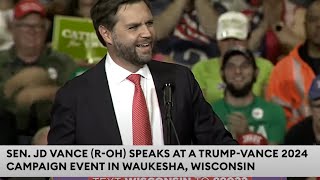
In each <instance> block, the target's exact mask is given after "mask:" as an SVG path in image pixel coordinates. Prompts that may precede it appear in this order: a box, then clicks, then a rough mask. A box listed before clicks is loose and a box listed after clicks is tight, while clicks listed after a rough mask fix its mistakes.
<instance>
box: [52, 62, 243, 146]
mask: <svg viewBox="0 0 320 180" xmlns="http://www.w3.org/2000/svg"><path fill="white" fill-rule="evenodd" d="M104 59H105V58H104ZM148 67H149V69H150V71H151V74H152V77H153V80H154V83H155V87H156V92H157V96H158V101H159V106H160V111H161V116H162V123H163V132H164V135H165V136H166V137H164V141H165V144H177V139H176V138H175V136H174V133H173V131H172V130H171V135H167V134H168V129H169V127H170V126H168V125H167V123H166V120H165V118H164V117H165V107H164V102H163V86H164V84H165V83H168V82H170V83H172V84H174V86H175V88H174V91H173V97H172V99H173V108H172V119H173V124H174V126H175V129H176V132H177V135H178V138H179V140H180V143H181V144H184V145H187V144H191V143H193V144H237V142H236V141H235V140H233V139H232V136H231V134H230V133H229V132H228V131H226V130H225V128H224V125H223V124H222V122H221V121H220V119H219V118H218V117H217V116H216V114H215V113H214V112H213V111H212V108H211V106H210V105H209V104H208V103H207V102H206V101H205V99H204V97H203V95H202V92H201V90H200V88H199V85H198V83H197V82H196V80H195V79H194V76H193V74H192V73H191V71H190V70H189V69H187V68H186V67H183V66H180V65H176V64H168V63H162V62H157V61H151V62H149V63H148ZM51 118H52V119H51V121H52V122H51V130H50V132H49V136H48V142H49V144H91V145H99V144H106V145H121V144H122V140H121V136H120V131H119V127H118V124H117V120H116V116H115V112H114V108H113V104H112V99H111V95H110V90H109V85H108V80H107V77H106V73H105V60H101V61H100V62H99V63H98V64H97V65H96V66H95V67H93V68H92V69H90V70H88V71H87V72H85V73H84V74H82V75H81V76H79V77H76V78H75V79H73V80H71V81H69V82H67V83H66V84H65V85H64V86H63V87H62V88H61V89H60V90H59V91H58V92H57V94H56V99H55V102H54V105H53V108H52V112H51ZM171 129H172V128H171ZM168 137H169V138H168Z"/></svg>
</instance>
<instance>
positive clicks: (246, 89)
mask: <svg viewBox="0 0 320 180" xmlns="http://www.w3.org/2000/svg"><path fill="white" fill-rule="evenodd" d="M255 81H256V79H255V78H252V80H251V81H250V82H247V83H246V84H244V86H243V87H241V88H237V87H235V86H234V85H233V84H232V83H228V82H226V91H228V92H229V93H230V94H231V95H232V96H234V97H237V98H241V97H245V96H247V95H248V94H249V93H250V92H251V90H252V87H253V84H254V83H255Z"/></svg>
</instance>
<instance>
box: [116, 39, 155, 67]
mask: <svg viewBox="0 0 320 180" xmlns="http://www.w3.org/2000/svg"><path fill="white" fill-rule="evenodd" d="M112 36H113V40H114V47H115V49H116V54H117V56H118V57H119V58H122V59H124V60H125V61H128V62H130V63H131V64H133V65H136V66H143V65H145V64H146V63H148V62H149V61H150V60H151V58H152V54H150V55H144V56H140V57H139V55H138V53H137V51H136V46H133V47H131V46H127V45H126V44H124V43H121V42H120V41H119V40H118V37H117V35H115V34H113V35H112ZM152 45H153V43H150V46H151V47H152Z"/></svg>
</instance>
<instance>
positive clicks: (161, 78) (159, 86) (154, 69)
mask: <svg viewBox="0 0 320 180" xmlns="http://www.w3.org/2000/svg"><path fill="white" fill-rule="evenodd" d="M148 67H149V69H150V72H151V74H152V78H153V81H154V85H155V88H156V92H157V97H158V101H159V106H160V111H161V117H162V126H163V136H164V144H168V143H169V138H170V135H168V131H167V130H168V125H167V122H166V119H165V117H166V116H165V115H166V114H165V107H164V99H163V98H164V97H163V86H164V85H165V83H168V82H169V81H167V79H169V76H167V75H166V73H164V72H165V71H164V70H163V69H162V68H161V66H159V64H155V63H154V62H153V61H151V62H149V63H148Z"/></svg>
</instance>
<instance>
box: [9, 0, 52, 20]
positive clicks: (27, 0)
mask: <svg viewBox="0 0 320 180" xmlns="http://www.w3.org/2000/svg"><path fill="white" fill-rule="evenodd" d="M30 13H39V14H40V15H41V16H42V17H45V16H46V8H45V7H44V6H43V5H42V4H41V3H40V2H39V1H38V0H20V1H19V2H18V3H17V4H16V6H15V7H14V18H16V19H20V18H22V17H24V16H26V15H28V14H30Z"/></svg>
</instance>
